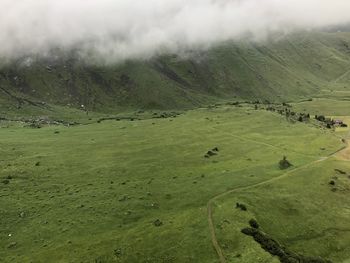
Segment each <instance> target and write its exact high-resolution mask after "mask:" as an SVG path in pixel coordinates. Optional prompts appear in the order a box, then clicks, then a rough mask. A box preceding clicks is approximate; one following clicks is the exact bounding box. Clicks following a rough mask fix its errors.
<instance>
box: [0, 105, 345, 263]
mask: <svg viewBox="0 0 350 263" xmlns="http://www.w3.org/2000/svg"><path fill="white" fill-rule="evenodd" d="M310 105H311V106H310V107H313V106H312V104H310ZM299 106H301V105H299ZM307 106H309V104H307ZM302 107H304V105H302ZM337 113H338V112H337ZM339 113H341V112H339ZM147 114H148V113H147V112H146V113H145V116H147ZM151 115H152V114H151V113H149V116H151ZM334 115H335V114H334ZM337 115H347V114H346V113H344V114H337ZM84 118H86V119H85V121H84ZM94 118H95V117H94ZM94 118H92V120H88V117H87V116H83V115H79V120H80V122H81V123H85V124H86V125H77V126H70V127H65V126H63V125H62V126H46V127H43V128H41V129H32V128H27V127H22V126H23V125H22V124H19V123H15V124H13V123H12V122H10V124H9V123H8V122H6V124H5V125H2V127H3V128H1V129H0V137H1V141H0V165H1V170H0V179H1V182H0V198H1V206H0V218H1V221H0V237H1V238H0V247H1V249H0V261H1V262H4V263H5V262H11V263H12V262H21V263H22V262H35V263H37V262H99V263H102V262H208V263H209V262H219V258H218V256H217V254H216V252H215V250H214V248H213V247H212V238H211V234H210V231H209V226H208V215H207V202H208V201H209V200H210V199H212V198H213V197H214V196H216V195H218V194H221V193H225V192H227V191H229V190H231V189H235V188H240V187H244V186H253V185H256V184H258V183H261V182H265V181H268V180H270V179H272V178H278V177H279V176H281V175H283V174H284V171H281V170H280V169H279V167H278V162H279V160H280V159H281V158H282V157H283V156H284V155H286V156H287V157H288V160H290V162H291V163H292V164H293V165H294V166H293V168H291V169H294V168H298V167H302V166H304V165H307V164H309V163H312V162H314V161H317V160H320V159H322V158H323V157H326V156H328V155H330V154H331V153H333V152H335V151H336V150H338V149H340V148H341V147H342V146H343V144H342V143H341V141H340V139H339V138H338V137H336V136H335V135H336V134H334V132H332V131H329V130H325V129H320V128H317V127H315V126H314V125H312V124H311V123H310V124H307V123H291V122H288V121H287V120H286V118H285V117H283V116H280V115H278V114H275V113H271V112H267V111H265V110H254V109H253V108H252V107H251V106H249V105H244V106H243V107H234V106H220V107H217V108H202V109H197V110H192V111H186V112H183V113H182V114H181V115H179V116H178V117H177V118H163V119H158V118H157V119H152V118H145V119H144V120H135V121H125V120H124V121H123V120H121V121H115V120H113V121H103V122H101V123H96V122H94V120H95V119H94ZM339 134H340V135H344V134H345V132H344V131H343V132H342V133H339ZM214 147H218V148H219V153H218V155H216V156H213V157H211V158H204V155H205V154H206V152H207V151H208V150H211V149H213V148H214ZM335 168H339V169H342V170H345V171H348V170H349V168H350V167H349V165H348V164H347V162H345V161H342V162H341V161H338V160H337V159H336V157H332V158H331V159H328V160H325V161H323V162H320V163H314V164H312V165H310V166H307V167H305V168H302V169H300V170H298V171H297V172H296V173H295V174H292V175H293V176H290V177H286V178H282V179H280V180H279V179H277V180H276V181H272V183H271V184H266V185H261V186H259V187H256V188H254V187H253V188H251V189H249V190H246V191H239V192H237V193H232V194H229V195H227V196H225V197H224V198H222V199H221V198H220V199H218V200H216V201H215V203H214V207H213V219H214V223H215V232H216V234H217V237H218V241H219V244H220V246H221V247H222V249H223V251H224V255H225V257H226V258H227V260H228V261H229V262H276V259H273V258H272V257H271V256H270V255H269V254H267V253H266V252H264V251H263V250H262V249H261V248H260V247H259V245H258V244H257V243H254V241H253V240H252V239H251V238H249V237H246V236H244V235H243V234H241V233H240V228H242V227H243V226H244V225H246V224H247V220H249V219H250V217H256V218H257V220H258V221H259V223H260V224H261V226H262V228H263V229H264V230H265V231H266V232H267V233H268V234H270V235H272V236H273V237H275V238H276V239H278V240H279V241H281V242H283V243H285V244H286V245H288V246H289V247H290V248H291V249H293V250H295V251H296V252H300V253H307V254H310V255H311V256H325V257H327V258H329V259H332V260H334V262H342V260H343V261H344V260H346V259H347V258H349V257H350V255H349V252H347V248H346V246H348V245H349V241H350V240H349V232H347V231H348V229H349V228H350V224H349V220H347V219H348V218H349V207H350V203H349V198H348V195H349V190H347V189H348V188H349V187H350V180H348V179H347V178H345V177H344V178H343V177H342V178H340V176H339V179H338V180H339V185H338V182H337V184H336V187H337V188H339V191H336V192H332V191H331V189H330V186H329V185H328V181H329V180H330V179H331V177H332V176H335V174H334V169H335ZM237 200H239V201H242V202H245V203H246V204H247V205H248V209H249V210H248V212H247V213H245V214H244V213H239V212H238V211H237V210H236V209H235V208H234V206H235V204H236V201H237ZM226 219H227V221H225V220H226ZM223 222H224V223H223ZM225 222H229V223H225ZM223 230H225V231H223ZM239 255H240V256H239ZM253 259H254V261H252V260H253ZM277 262H278V261H277Z"/></svg>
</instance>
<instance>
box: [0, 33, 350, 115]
mask: <svg viewBox="0 0 350 263" xmlns="http://www.w3.org/2000/svg"><path fill="white" fill-rule="evenodd" d="M349 70H350V33H340V32H337V33H307V34H306V33H300V34H296V35H292V36H289V37H286V38H284V39H281V40H279V41H271V40H270V41H267V42H265V43H251V42H249V43H248V42H243V41H242V42H240V43H225V44H222V45H220V46H217V47H215V48H212V49H211V50H209V51H207V52H196V54H194V55H193V56H191V57H190V58H187V59H183V58H180V57H178V56H176V55H169V56H163V57H158V58H155V59H153V60H150V61H129V62H126V63H124V64H122V65H115V66H89V65H85V64H84V63H83V62H81V61H79V59H75V58H74V56H72V57H69V56H68V55H65V56H63V57H61V58H52V59H46V60H40V61H36V62H32V61H30V60H29V59H28V58H27V59H23V60H20V61H17V62H15V63H12V64H11V65H6V66H3V67H2V68H1V70H0V102H1V108H0V110H1V111H2V112H6V111H9V110H13V111H20V110H21V108H23V107H33V108H40V107H43V105H47V104H44V103H38V102H45V103H48V104H58V105H62V106H70V107H75V108H78V107H80V105H81V104H84V105H85V107H86V108H87V109H89V110H90V111H101V112H113V111H117V110H125V109H135V108H138V109H140V108H161V109H175V108H189V107H194V106H199V105H202V104H205V103H210V102H213V101H217V100H222V99H260V100H263V99H268V100H272V101H286V100H294V99H300V98H305V97H308V96H313V95H314V94H316V93H319V92H320V91H321V90H324V89H329V88H330V86H331V85H332V86H333V88H335V89H342V90H344V87H345V89H347V88H348V87H347V85H348V84H349V80H350V73H349ZM349 88H350V87H349ZM47 107H48V106H47Z"/></svg>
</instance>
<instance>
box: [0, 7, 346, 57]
mask: <svg viewBox="0 0 350 263" xmlns="http://www.w3.org/2000/svg"><path fill="white" fill-rule="evenodd" d="M1 3H2V8H1V10H0V41H1V43H2V44H1V46H0V57H1V58H2V59H3V61H4V60H7V61H9V60H10V61H11V60H13V59H16V58H19V57H26V56H32V57H45V56H50V55H52V52H53V51H54V53H55V52H56V53H57V50H60V52H70V51H72V50H75V51H76V52H77V53H78V54H79V56H80V57H81V58H83V59H84V60H86V61H89V62H96V61H98V62H106V63H117V62H121V61H125V60H128V59H149V58H151V57H154V56H157V55H160V54H166V53H177V54H182V55H186V54H188V53H189V51H191V50H207V49H209V48H211V47H213V46H216V45H217V44H219V43H221V42H223V41H228V40H241V39H250V40H253V41H261V40H265V39H266V38H267V37H268V36H270V35H271V34H273V36H274V38H277V39H279V38H280V37H282V36H284V35H286V34H288V33H291V32H294V31H298V30H314V29H318V28H324V27H334V26H336V25H342V24H346V23H349V22H350V14H349V12H348V10H350V2H349V1H347V0H336V1H329V0H321V1H320V0H309V1H302V0H284V1H282V0H192V1H187V0H167V1H163V0H128V1H123V0H99V1H95V0H61V1H49V0H20V1H12V0H2V1H1Z"/></svg>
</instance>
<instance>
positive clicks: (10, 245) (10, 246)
mask: <svg viewBox="0 0 350 263" xmlns="http://www.w3.org/2000/svg"><path fill="white" fill-rule="evenodd" d="M16 246H17V242H11V243H10V244H9V245H8V246H7V248H14V247H16Z"/></svg>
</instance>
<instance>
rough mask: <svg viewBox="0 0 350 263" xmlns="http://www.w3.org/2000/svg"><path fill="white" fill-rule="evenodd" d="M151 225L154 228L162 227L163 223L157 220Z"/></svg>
mask: <svg viewBox="0 0 350 263" xmlns="http://www.w3.org/2000/svg"><path fill="white" fill-rule="evenodd" d="M153 225H154V226H156V227H160V226H162V225H163V222H162V221H160V220H159V219H157V220H156V221H154V222H153Z"/></svg>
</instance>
